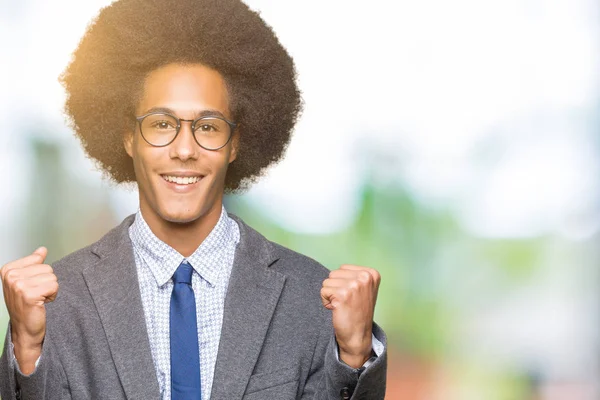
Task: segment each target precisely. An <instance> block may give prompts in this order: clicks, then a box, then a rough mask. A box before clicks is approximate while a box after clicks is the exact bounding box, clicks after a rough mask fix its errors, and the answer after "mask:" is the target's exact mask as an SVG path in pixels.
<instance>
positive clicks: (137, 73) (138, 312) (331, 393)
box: [0, 0, 386, 400]
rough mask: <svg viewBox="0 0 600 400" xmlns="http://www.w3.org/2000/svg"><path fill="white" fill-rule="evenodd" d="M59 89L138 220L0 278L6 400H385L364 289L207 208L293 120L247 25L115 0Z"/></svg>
mask: <svg viewBox="0 0 600 400" xmlns="http://www.w3.org/2000/svg"><path fill="white" fill-rule="evenodd" d="M62 82H63V84H64V86H65V88H66V90H67V93H68V99H67V104H66V111H67V114H68V115H69V117H70V118H71V121H72V126H73V128H74V130H75V132H76V134H77V136H78V137H79V138H80V139H81V141H82V144H83V147H84V149H85V151H86V152H87V154H88V155H89V156H90V157H92V158H93V159H95V160H96V161H97V162H98V164H99V165H100V166H101V168H103V170H104V171H105V172H106V173H107V175H109V176H110V177H111V178H112V179H113V180H115V181H116V182H119V183H120V182H136V183H137V185H138V188H139V198H140V210H139V211H138V213H137V214H135V215H134V216H130V217H128V218H127V219H125V220H124V221H123V222H122V223H121V224H120V225H119V226H118V227H116V228H114V229H113V230H112V231H111V232H109V233H108V234H107V235H106V236H104V237H103V238H102V239H100V240H99V241H98V242H97V243H95V244H92V245H91V246H89V247H86V248H84V249H81V250H79V251H77V252H75V253H73V254H71V255H69V256H67V257H65V258H64V259H62V260H60V261H58V262H57V263H55V264H54V268H52V267H50V266H48V265H45V264H44V259H45V257H46V254H47V250H46V249H45V248H43V247H41V248H39V249H37V250H36V251H35V252H34V253H33V254H31V255H29V256H26V257H24V258H21V259H19V260H15V261H13V262H11V263H8V264H6V265H5V266H3V267H2V269H1V270H0V272H1V278H2V284H3V289H4V298H5V302H6V306H7V308H8V311H9V314H10V324H9V329H8V334H7V340H6V345H5V349H4V352H3V356H2V359H1V360H0V391H1V395H2V398H3V399H7V400H8V399H15V398H24V399H65V398H68V399H159V398H160V399H174V400H176V399H202V398H203V399H223V400H225V399H228V400H229V399H239V398H244V399H299V398H302V399H340V398H353V399H359V398H360V399H381V398H383V396H384V392H385V370H386V352H385V336H384V334H383V332H382V331H381V330H380V329H379V328H378V327H377V325H375V324H374V323H373V311H374V307H375V302H376V297H377V289H378V286H379V280H380V277H379V274H378V273H377V272H376V271H375V270H373V269H370V268H366V267H360V266H353V265H344V266H342V267H341V268H340V269H338V270H335V271H332V272H331V273H329V271H327V270H326V269H325V268H324V267H322V266H321V265H319V264H318V263H316V262H315V261H313V260H311V259H309V258H307V257H305V256H302V255H300V254H297V253H295V252H293V251H291V250H288V249H286V248H283V247H281V246H279V245H277V244H275V243H272V242H269V241H268V240H266V239H265V238H264V237H262V236H261V235H260V234H258V233H257V232H256V231H254V230H252V229H251V228H250V227H248V226H247V225H245V224H244V223H243V222H242V221H241V220H240V219H239V218H237V217H235V216H233V215H230V214H228V213H227V212H226V210H225V209H224V208H223V205H222V204H223V202H222V201H223V194H224V192H226V191H234V190H241V189H243V188H245V187H247V186H248V185H249V184H250V183H252V182H253V181H254V180H256V179H257V178H258V177H259V176H260V175H261V174H262V173H263V172H264V170H265V168H266V167H268V166H269V165H271V164H272V163H274V162H276V161H278V160H279V159H280V158H281V156H282V154H283V151H284V149H285V147H286V145H287V143H288V142H289V138H290V132H291V130H292V128H293V126H294V123H295V121H296V119H297V116H298V113H299V111H300V108H301V102H300V96H299V91H298V89H297V87H296V83H295V71H294V66H293V62H292V60H291V58H290V57H289V55H288V54H287V53H286V51H285V49H283V47H282V46H281V45H280V44H279V42H278V40H277V38H276V37H275V35H274V34H273V32H272V31H271V29H270V28H269V27H268V26H267V25H266V24H265V23H264V21H262V20H261V19H260V17H259V16H258V15H257V14H256V13H254V12H252V11H251V10H249V9H248V7H247V6H245V5H244V4H243V3H241V2H239V1H236V0H227V1H224V0H218V1H217V0H204V1H199V0H195V1H193V0H155V1H149V0H120V1H117V2H116V3H113V4H112V5H110V6H108V7H106V8H104V9H103V10H102V11H101V12H100V14H99V16H98V17H97V19H96V20H95V21H94V22H93V24H92V25H91V26H90V27H89V28H88V31H87V32H86V34H85V36H84V37H83V39H82V41H81V43H80V44H79V47H78V49H77V50H76V52H75V54H74V58H73V61H72V62H71V64H70V65H69V66H68V68H67V70H66V71H65V73H64V74H63V76H62ZM323 134H327V133H326V132H323ZM59 285H60V290H59Z"/></svg>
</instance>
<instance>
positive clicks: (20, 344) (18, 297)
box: [0, 247, 58, 374]
mask: <svg viewBox="0 0 600 400" xmlns="http://www.w3.org/2000/svg"><path fill="white" fill-rule="evenodd" d="M47 254H48V250H46V248H45V247H40V248H39V249H37V250H36V251H34V252H33V254H31V255H29V256H27V257H23V258H20V259H18V260H15V261H13V262H10V263H8V264H6V265H4V266H3V267H2V269H0V278H2V288H3V291H4V301H5V303H6V308H7V309H8V314H9V315H10V328H11V335H12V342H13V344H14V346H15V357H16V358H17V362H18V363H19V367H20V369H21V372H23V373H24V374H29V373H31V372H33V370H34V369H35V362H36V360H37V359H38V358H39V356H40V354H41V350H42V342H43V341H44V337H45V335H46V307H45V304H46V303H48V302H51V301H53V300H54V299H55V298H56V294H57V293H58V281H57V279H56V275H54V272H53V270H52V267H51V266H49V265H47V264H43V262H44V260H45V259H46V255H47Z"/></svg>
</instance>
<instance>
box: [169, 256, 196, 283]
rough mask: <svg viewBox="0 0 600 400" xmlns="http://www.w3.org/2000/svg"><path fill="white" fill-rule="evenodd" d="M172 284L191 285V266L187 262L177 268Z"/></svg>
mask: <svg viewBox="0 0 600 400" xmlns="http://www.w3.org/2000/svg"><path fill="white" fill-rule="evenodd" d="M173 283H185V284H187V285H190V284H191V283H192V266H191V265H190V264H189V263H188V262H187V261H184V262H182V263H181V264H179V267H177V270H176V271H175V273H174V274H173Z"/></svg>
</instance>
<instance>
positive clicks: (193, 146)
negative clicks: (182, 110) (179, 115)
mask: <svg viewBox="0 0 600 400" xmlns="http://www.w3.org/2000/svg"><path fill="white" fill-rule="evenodd" d="M169 150H170V156H171V158H179V159H180V160H181V161H186V160H188V159H197V158H198V152H199V151H200V146H198V143H196V139H194V132H192V122H191V121H188V120H181V127H180V128H179V134H178V135H177V137H176V138H175V140H174V141H173V143H171V145H170V146H169Z"/></svg>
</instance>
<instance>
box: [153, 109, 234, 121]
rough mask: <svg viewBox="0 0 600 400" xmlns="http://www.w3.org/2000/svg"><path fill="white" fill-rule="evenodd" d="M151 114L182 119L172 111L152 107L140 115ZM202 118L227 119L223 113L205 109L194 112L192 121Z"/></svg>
mask: <svg viewBox="0 0 600 400" xmlns="http://www.w3.org/2000/svg"><path fill="white" fill-rule="evenodd" d="M151 113H165V114H172V115H174V116H176V117H178V118H179V119H182V118H181V117H179V115H177V113H176V112H175V111H174V110H173V109H171V108H168V107H152V108H149V109H147V110H146V111H145V112H144V113H142V115H146V114H151ZM203 117H221V118H225V119H227V117H226V116H225V115H223V113H222V112H220V111H219V110H213V109H205V110H199V111H196V112H194V119H198V118H203Z"/></svg>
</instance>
